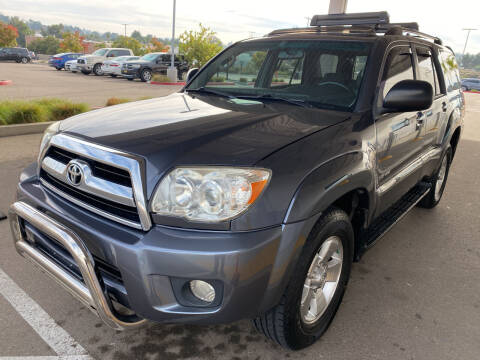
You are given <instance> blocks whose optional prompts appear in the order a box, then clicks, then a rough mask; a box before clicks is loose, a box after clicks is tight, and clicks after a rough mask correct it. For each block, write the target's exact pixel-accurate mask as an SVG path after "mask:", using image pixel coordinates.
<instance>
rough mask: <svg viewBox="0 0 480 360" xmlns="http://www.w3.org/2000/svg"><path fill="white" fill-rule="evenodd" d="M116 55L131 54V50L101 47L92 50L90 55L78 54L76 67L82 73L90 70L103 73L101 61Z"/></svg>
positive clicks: (98, 74)
mask: <svg viewBox="0 0 480 360" xmlns="http://www.w3.org/2000/svg"><path fill="white" fill-rule="evenodd" d="M118 56H133V51H132V50H130V49H122V48H103V49H98V50H96V51H94V52H93V53H92V54H90V55H84V56H80V57H79V58H78V59H77V68H78V70H79V71H81V72H82V73H83V74H85V75H88V74H90V73H91V72H92V71H93V73H94V74H95V75H97V76H100V75H103V72H102V63H103V62H104V61H105V60H108V59H110V58H114V57H118Z"/></svg>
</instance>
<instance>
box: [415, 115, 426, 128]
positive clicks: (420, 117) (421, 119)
mask: <svg viewBox="0 0 480 360" xmlns="http://www.w3.org/2000/svg"><path fill="white" fill-rule="evenodd" d="M424 121H425V114H424V113H422V112H421V111H420V112H418V113H417V130H419V129H420V128H421V127H422V126H423V122H424Z"/></svg>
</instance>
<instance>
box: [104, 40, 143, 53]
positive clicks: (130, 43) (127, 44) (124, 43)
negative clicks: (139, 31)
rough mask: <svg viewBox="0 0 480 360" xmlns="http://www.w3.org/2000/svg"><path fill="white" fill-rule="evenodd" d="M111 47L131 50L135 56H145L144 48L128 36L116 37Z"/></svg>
mask: <svg viewBox="0 0 480 360" xmlns="http://www.w3.org/2000/svg"><path fill="white" fill-rule="evenodd" d="M112 47H118V48H127V49H132V51H133V53H134V54H135V55H143V54H145V48H144V47H143V45H142V43H141V42H140V41H138V40H137V39H134V38H132V37H129V36H119V37H117V38H116V39H115V41H114V42H113V44H112Z"/></svg>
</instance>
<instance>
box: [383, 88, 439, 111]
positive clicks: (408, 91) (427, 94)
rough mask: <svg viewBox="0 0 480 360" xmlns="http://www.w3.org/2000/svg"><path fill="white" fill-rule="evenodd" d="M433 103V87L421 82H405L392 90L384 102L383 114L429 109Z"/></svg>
mask: <svg viewBox="0 0 480 360" xmlns="http://www.w3.org/2000/svg"><path fill="white" fill-rule="evenodd" d="M432 103H433V87H432V85H431V84H430V83H429V82H426V81H421V80H403V81H400V82H399V83H397V84H395V86H394V87H392V88H391V89H390V91H389V92H388V94H387V96H385V99H384V100H383V111H382V114H385V113H392V112H409V111H421V110H426V109H429V108H430V107H431V106H432Z"/></svg>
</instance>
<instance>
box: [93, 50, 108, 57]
mask: <svg viewBox="0 0 480 360" xmlns="http://www.w3.org/2000/svg"><path fill="white" fill-rule="evenodd" d="M107 51H108V49H98V50H96V51H95V52H94V53H93V54H92V55H96V56H103V55H105V53H106V52H107Z"/></svg>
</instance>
